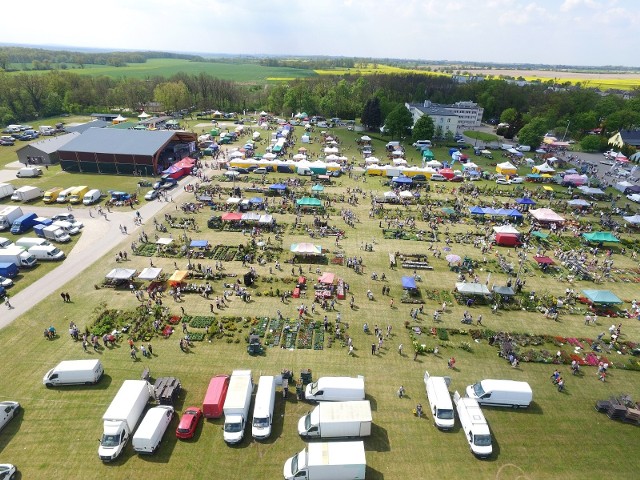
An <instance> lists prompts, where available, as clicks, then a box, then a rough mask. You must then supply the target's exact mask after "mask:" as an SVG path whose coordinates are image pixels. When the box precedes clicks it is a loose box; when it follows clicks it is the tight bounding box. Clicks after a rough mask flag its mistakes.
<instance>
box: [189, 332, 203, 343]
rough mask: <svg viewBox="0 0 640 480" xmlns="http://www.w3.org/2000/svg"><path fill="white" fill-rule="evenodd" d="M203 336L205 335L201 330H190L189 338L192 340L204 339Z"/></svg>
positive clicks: (199, 340)
mask: <svg viewBox="0 0 640 480" xmlns="http://www.w3.org/2000/svg"><path fill="white" fill-rule="evenodd" d="M204 336H205V334H204V333H203V332H190V333H189V338H190V339H191V341H193V342H201V341H202V340H204Z"/></svg>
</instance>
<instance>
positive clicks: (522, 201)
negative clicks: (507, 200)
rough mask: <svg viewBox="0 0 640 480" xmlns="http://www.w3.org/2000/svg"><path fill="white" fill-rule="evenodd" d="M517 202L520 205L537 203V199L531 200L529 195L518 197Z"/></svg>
mask: <svg viewBox="0 0 640 480" xmlns="http://www.w3.org/2000/svg"><path fill="white" fill-rule="evenodd" d="M516 203H517V204H519V205H535V204H536V202H535V200H531V199H530V198H528V197H523V198H518V199H517V200H516Z"/></svg>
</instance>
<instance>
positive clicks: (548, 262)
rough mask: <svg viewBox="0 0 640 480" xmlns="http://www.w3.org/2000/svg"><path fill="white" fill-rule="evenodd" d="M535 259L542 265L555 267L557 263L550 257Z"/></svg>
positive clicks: (536, 257)
mask: <svg viewBox="0 0 640 480" xmlns="http://www.w3.org/2000/svg"><path fill="white" fill-rule="evenodd" d="M533 259H534V260H535V261H536V262H538V263H539V264H540V265H555V263H556V262H554V261H553V260H552V259H551V258H549V257H543V256H535V257H533Z"/></svg>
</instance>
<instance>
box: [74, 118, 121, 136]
mask: <svg viewBox="0 0 640 480" xmlns="http://www.w3.org/2000/svg"><path fill="white" fill-rule="evenodd" d="M110 125H113V124H112V123H111V122H108V121H107V120H93V121H91V122H87V123H81V124H80V125H74V126H72V127H64V129H65V130H66V131H67V132H79V133H83V132H85V131H86V130H88V129H90V128H104V127H108V126H110Z"/></svg>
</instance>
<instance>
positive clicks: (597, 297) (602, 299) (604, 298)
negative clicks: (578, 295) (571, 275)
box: [582, 290, 623, 305]
mask: <svg viewBox="0 0 640 480" xmlns="http://www.w3.org/2000/svg"><path fill="white" fill-rule="evenodd" d="M582 293H584V295H585V297H587V298H588V299H589V300H591V301H592V302H593V303H599V304H601V305H613V304H620V303H623V302H622V300H620V299H619V298H618V297H617V295H615V294H614V293H612V292H610V291H609V290H583V291H582Z"/></svg>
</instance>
